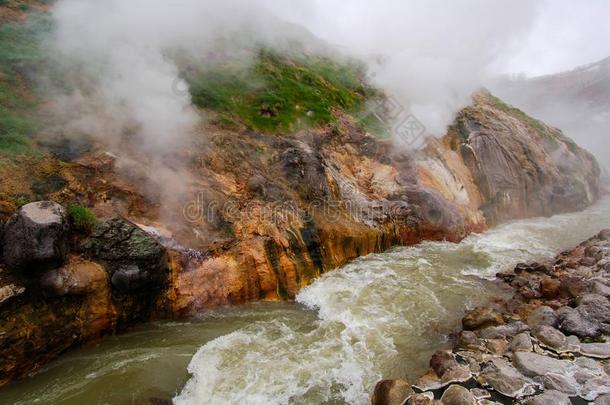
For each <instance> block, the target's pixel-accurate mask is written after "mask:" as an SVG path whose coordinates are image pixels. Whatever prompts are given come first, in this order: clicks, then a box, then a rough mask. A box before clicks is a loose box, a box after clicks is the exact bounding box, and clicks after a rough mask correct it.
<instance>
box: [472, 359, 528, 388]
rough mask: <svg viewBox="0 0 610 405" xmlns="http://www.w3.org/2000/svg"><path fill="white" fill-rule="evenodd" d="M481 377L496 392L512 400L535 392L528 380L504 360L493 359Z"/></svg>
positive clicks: (487, 364)
mask: <svg viewBox="0 0 610 405" xmlns="http://www.w3.org/2000/svg"><path fill="white" fill-rule="evenodd" d="M481 377H482V378H483V379H484V381H485V383H486V384H488V385H489V386H490V387H492V388H493V389H494V390H496V391H498V392H499V393H500V394H502V395H506V396H507V397H510V398H517V397H521V396H523V395H529V394H533V393H534V392H535V391H534V387H533V385H532V384H531V383H530V382H529V381H528V380H527V378H525V376H524V375H523V374H521V373H520V372H519V371H517V370H516V369H515V368H514V367H513V366H512V365H511V364H510V363H509V362H508V361H507V360H505V359H503V358H499V357H497V358H493V359H491V360H490V361H489V362H488V363H486V364H485V366H484V367H483V370H482V372H481Z"/></svg>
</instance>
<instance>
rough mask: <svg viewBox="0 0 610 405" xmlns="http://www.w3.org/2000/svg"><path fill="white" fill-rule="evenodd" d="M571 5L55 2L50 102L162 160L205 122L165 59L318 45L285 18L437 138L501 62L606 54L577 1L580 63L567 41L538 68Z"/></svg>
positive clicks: (522, 0) (558, 62)
mask: <svg viewBox="0 0 610 405" xmlns="http://www.w3.org/2000/svg"><path fill="white" fill-rule="evenodd" d="M567 5H568V2H567V1H564V0H561V1H554V2H550V1H540V2H535V3H534V2H531V1H527V0H512V1H495V2H489V1H484V0H463V1H458V2H453V1H451V2H449V1H442V0H431V1H421V0H409V1H392V0H381V1H378V2H375V3H371V2H369V1H365V0H352V1H349V2H345V1H339V0H309V1H302V2H290V3H287V2H284V1H281V0H255V1H238V0H228V1H223V2H222V3H220V4H219V3H218V2H215V1H210V0H205V1H202V0H177V1H171V2H170V1H162V0H107V1H103V2H101V1H97V0H59V1H58V2H57V3H56V5H55V6H54V11H53V14H54V17H55V20H56V22H57V27H58V31H57V36H56V38H55V39H56V41H55V43H54V46H55V48H56V49H57V51H58V54H60V55H62V57H63V58H65V60H67V61H69V62H67V64H68V65H69V66H70V70H71V71H72V72H73V73H74V75H73V76H74V77H75V79H74V80H73V82H74V83H76V85H75V86H74V87H75V89H73V91H70V92H67V93H66V92H63V93H62V94H61V95H58V96H57V97H56V106H57V107H58V109H59V110H60V111H61V114H58V115H59V116H63V123H62V125H63V126H64V127H63V130H64V132H74V133H84V134H87V135H90V136H94V137H96V138H97V139H102V140H104V141H105V142H106V143H107V144H110V145H115V146H116V145H120V143H121V142H122V141H123V140H124V139H125V137H126V136H127V137H131V138H133V139H135V140H136V141H137V142H138V143H139V145H140V146H141V147H142V148H145V149H146V150H148V151H149V152H151V153H157V152H163V153H165V152H167V150H168V148H170V149H171V148H172V147H173V146H176V145H180V144H181V142H184V141H186V140H188V139H189V137H190V136H192V134H193V133H194V132H196V131H197V125H198V122H199V121H200V119H201V116H200V113H199V112H198V111H196V110H195V109H194V108H193V107H192V105H191V100H190V98H189V94H188V91H187V90H188V89H187V87H186V84H185V83H182V82H181V80H180V78H179V75H178V68H177V67H176V65H175V63H174V62H173V59H172V58H171V57H170V55H171V52H173V51H175V50H181V51H186V52H188V53H190V54H192V55H198V56H201V55H204V54H205V52H204V51H205V49H206V47H209V46H210V44H213V42H214V38H216V36H217V35H222V34H223V33H227V32H231V31H239V30H247V31H248V32H249V35H251V36H252V37H253V41H260V42H269V41H276V42H279V41H281V40H283V39H285V38H286V37H288V36H292V37H294V36H301V37H302V38H301V39H302V40H303V41H312V38H315V37H314V36H312V35H305V34H303V33H305V32H306V30H303V31H302V32H299V31H298V30H297V31H291V30H289V29H288V27H291V26H290V25H289V24H284V25H282V24H279V23H277V22H278V21H284V20H285V21H290V22H292V23H295V24H298V25H302V26H303V27H305V28H306V29H308V30H309V31H311V32H312V33H313V34H315V35H316V36H318V37H320V38H322V39H324V40H325V41H328V42H329V43H330V44H332V45H333V46H335V47H336V48H337V49H340V50H341V51H342V52H344V53H346V54H349V55H353V56H356V57H358V58H360V59H363V60H365V61H367V62H368V63H369V67H370V73H371V77H372V78H373V81H374V83H375V84H377V85H379V86H380V87H382V88H384V89H386V90H387V91H388V92H389V93H390V94H392V95H394V96H395V97H396V98H397V99H398V100H399V101H400V102H401V103H402V104H403V105H404V106H405V107H407V108H408V109H410V111H411V112H412V113H413V114H414V115H415V116H416V117H417V118H418V119H419V120H420V121H422V122H423V123H424V125H425V126H426V128H427V130H428V132H429V133H432V134H437V135H441V134H443V133H444V132H445V128H446V125H447V124H448V123H449V122H450V121H451V120H452V118H453V115H454V113H455V112H456V111H457V110H458V109H459V108H461V107H463V106H464V105H466V104H468V102H469V97H470V95H471V93H472V92H473V91H475V90H477V89H478V88H479V87H480V86H481V85H483V84H486V83H490V82H491V79H492V78H493V77H495V76H497V75H498V74H500V73H506V67H507V66H510V67H511V68H514V69H520V68H524V67H525V69H529V70H530V71H532V72H535V73H536V72H538V71H540V70H541V69H545V70H549V69H553V66H555V67H564V66H565V64H566V63H568V61H570V60H574V61H578V63H580V62H581V61H582V58H583V57H585V56H586V57H589V56H592V55H598V54H603V53H604V52H607V53H608V54H610V45H608V46H607V45H605V44H600V45H599V46H597V47H596V48H595V49H593V48H594V47H593V48H592V45H591V42H592V41H591V40H595V39H597V38H600V37H597V38H594V36H595V35H597V34H600V35H603V31H604V30H606V28H604V27H605V26H606V24H600V28H599V30H598V31H596V29H595V28H594V27H591V26H590V24H587V21H586V18H585V17H586V16H587V15H588V16H589V17H591V15H596V16H597V18H598V19H599V21H606V20H607V17H608V15H609V14H610V11H609V10H608V7H603V5H601V3H600V2H598V1H595V0H592V1H589V2H581V3H579V6H578V9H579V10H585V11H583V12H581V14H580V17H582V18H580V19H579V18H576V21H577V23H578V24H580V25H578V27H576V28H574V27H571V28H570V30H574V29H579V28H582V32H584V33H585V34H586V36H585V37H582V38H580V41H581V42H586V43H587V44H589V45H588V46H587V47H586V50H587V52H585V54H586V55H581V54H578V50H577V49H578V41H576V40H574V41H572V42H570V44H569V45H570V46H569V47H568V48H569V49H571V53H569V54H566V51H565V49H564V50H563V53H562V54H561V55H562V57H561V58H559V59H551V61H549V60H546V61H540V64H543V65H544V67H542V66H539V65H536V61H532V60H531V55H532V54H533V52H534V51H535V50H536V49H538V48H539V47H540V46H541V44H546V43H547V42H544V41H545V38H546V37H545V34H544V33H545V32H546V31H545V27H547V28H548V26H549V24H551V22H550V18H555V19H557V21H555V24H556V25H555V26H553V28H554V29H555V31H554V32H555V33H557V32H559V33H564V34H565V33H566V32H568V33H569V32H570V31H569V30H568V31H566V30H565V29H564V28H562V27H564V26H565V25H567V24H566V23H567V22H568V20H567V18H568V17H569V16H567V15H564V16H563V18H564V20H562V19H561V18H560V17H561V10H562V9H563V10H564V14H565V10H567V7H568V6H567ZM557 10H559V11H557ZM576 13H577V12H576ZM573 14H574V13H573ZM585 28H586V29H585ZM533 36H534V37H533ZM546 39H547V40H548V38H546ZM593 42H595V43H599V42H602V41H593ZM552 46H554V47H555V48H554V49H555V50H557V51H560V50H561V44H548V46H547V48H548V47H552ZM604 47H605V48H604ZM547 51H549V52H550V50H549V49H547ZM528 55H530V56H528ZM570 58H571V59H570ZM205 62H206V61H205V60H202V63H205ZM553 63H555V65H553ZM575 64H576V62H575ZM74 83H73V84H74ZM177 89H179V91H176V90H177ZM65 128H68V129H69V130H68V131H65Z"/></svg>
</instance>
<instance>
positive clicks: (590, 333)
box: [557, 307, 601, 338]
mask: <svg viewBox="0 0 610 405" xmlns="http://www.w3.org/2000/svg"><path fill="white" fill-rule="evenodd" d="M557 314H558V315H559V328H560V329H561V331H562V332H563V333H565V334H566V335H575V336H578V337H580V338H587V337H597V336H599V335H600V334H601V331H600V328H599V325H598V324H597V323H595V322H592V321H590V320H589V319H587V318H586V317H585V316H584V315H583V314H582V312H581V311H578V310H576V309H574V308H570V307H561V308H559V309H558V310H557Z"/></svg>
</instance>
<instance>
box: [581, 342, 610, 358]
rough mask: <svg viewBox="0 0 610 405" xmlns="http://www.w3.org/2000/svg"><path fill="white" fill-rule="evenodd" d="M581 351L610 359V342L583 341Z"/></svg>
mask: <svg viewBox="0 0 610 405" xmlns="http://www.w3.org/2000/svg"><path fill="white" fill-rule="evenodd" d="M580 353H582V354H583V355H584V356H587V357H593V358H596V359H610V343H581V344H580Z"/></svg>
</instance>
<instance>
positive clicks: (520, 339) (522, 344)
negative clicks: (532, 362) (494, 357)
mask: <svg viewBox="0 0 610 405" xmlns="http://www.w3.org/2000/svg"><path fill="white" fill-rule="evenodd" d="M533 348H534V347H533V345H532V338H531V337H530V334H529V333H527V332H522V333H519V334H518V335H516V336H515V337H514V338H513V340H512V341H511V342H510V350H512V351H513V352H531V351H532V350H533Z"/></svg>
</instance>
